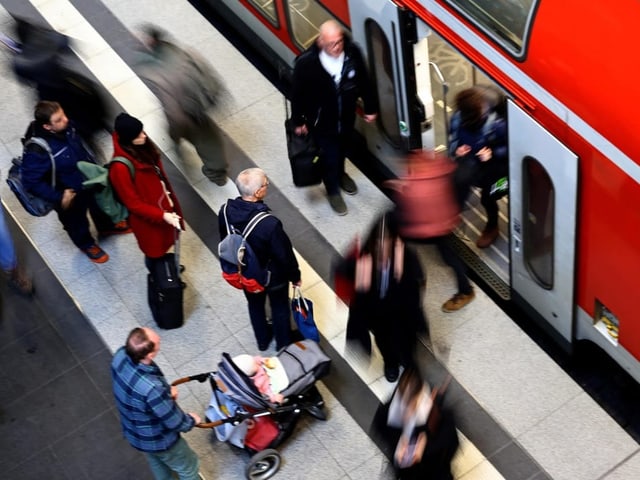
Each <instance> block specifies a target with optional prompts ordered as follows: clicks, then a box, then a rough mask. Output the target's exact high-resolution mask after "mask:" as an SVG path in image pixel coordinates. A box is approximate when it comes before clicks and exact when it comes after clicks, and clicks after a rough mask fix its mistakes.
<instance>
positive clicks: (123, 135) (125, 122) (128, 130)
mask: <svg viewBox="0 0 640 480" xmlns="http://www.w3.org/2000/svg"><path fill="white" fill-rule="evenodd" d="M142 127H143V125H142V122H141V121H140V120H138V119H137V118H135V117H132V116H131V115H129V114H127V113H121V114H120V115H118V116H117V117H116V123H115V126H114V128H115V130H116V133H117V134H118V139H119V140H120V143H121V144H123V145H131V142H132V141H133V140H134V139H135V138H136V137H137V136H138V135H140V132H142Z"/></svg>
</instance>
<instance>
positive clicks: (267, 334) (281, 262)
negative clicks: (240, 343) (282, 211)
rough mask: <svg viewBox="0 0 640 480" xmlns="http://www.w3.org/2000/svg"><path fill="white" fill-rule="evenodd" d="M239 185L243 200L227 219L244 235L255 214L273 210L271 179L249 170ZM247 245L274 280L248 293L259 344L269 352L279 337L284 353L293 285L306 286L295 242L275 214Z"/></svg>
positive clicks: (223, 230) (234, 203)
mask: <svg viewBox="0 0 640 480" xmlns="http://www.w3.org/2000/svg"><path fill="white" fill-rule="evenodd" d="M236 186H237V187H238V191H239V192H240V197H238V198H236V199H233V200H228V201H227V203H226V204H225V205H226V217H227V220H228V221H229V224H230V225H233V226H234V227H235V228H236V229H237V230H238V231H240V232H241V231H243V230H244V228H245V227H246V226H247V224H248V223H249V221H250V220H251V219H252V218H253V217H254V216H255V215H257V214H258V213H260V212H269V211H270V210H269V207H267V205H265V204H264V202H263V199H264V197H265V196H266V195H267V188H268V187H269V179H268V178H267V175H266V174H265V172H264V171H263V170H262V169H260V168H248V169H246V170H243V171H242V172H240V173H239V174H238V177H237V178H236ZM224 208H225V206H224V205H223V206H222V208H221V209H220V212H219V214H218V223H219V227H220V239H223V238H224V237H226V236H227V226H226V224H225V219H224V214H223V209H224ZM247 242H248V243H249V245H250V246H251V249H252V250H253V252H254V253H255V255H256V257H257V258H258V261H259V262H260V265H262V266H263V267H264V266H266V267H267V268H268V269H269V270H270V271H271V280H270V282H269V285H268V286H267V288H266V289H265V291H263V292H260V293H249V292H247V291H245V292H244V294H245V296H246V297H247V301H248V302H249V317H250V318H251V325H252V326H253V332H254V334H255V336H256V340H257V342H258V349H259V350H260V351H264V350H266V349H267V348H268V347H269V344H270V343H271V339H272V337H273V335H274V334H275V337H276V349H278V350H280V349H281V348H283V347H285V346H287V345H289V343H291V338H290V337H291V335H290V334H291V331H290V330H291V327H290V322H289V316H290V305H289V282H291V283H293V284H294V285H297V286H300V285H301V283H302V280H301V279H300V268H299V267H298V260H297V259H296V257H295V254H294V252H293V247H292V245H291V240H289V237H288V236H287V234H286V233H285V231H284V229H283V227H282V222H281V221H280V220H278V219H277V218H276V217H275V216H273V215H269V216H268V217H265V218H264V219H263V220H262V221H261V222H260V223H258V224H257V225H256V227H255V228H254V230H253V231H252V232H251V236H249V237H248V238H247ZM267 296H268V297H269V303H270V305H271V317H272V318H271V321H272V325H273V327H270V326H269V324H268V323H267V316H266V312H265V302H266V298H267ZM271 328H273V330H272V329H271Z"/></svg>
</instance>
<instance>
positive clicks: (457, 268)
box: [405, 235, 472, 295]
mask: <svg viewBox="0 0 640 480" xmlns="http://www.w3.org/2000/svg"><path fill="white" fill-rule="evenodd" d="M447 237H448V235H446V236H443V237H434V238H425V239H418V238H405V240H406V241H410V242H415V243H423V244H431V245H435V246H436V248H437V249H438V252H439V253H440V257H442V260H443V261H444V263H446V264H447V265H448V266H449V267H451V269H452V270H453V273H454V275H455V276H456V282H457V284H458V293H463V294H465V295H469V294H470V293H471V290H472V288H471V283H469V279H468V278H467V268H466V267H465V265H464V262H463V261H462V260H461V259H460V257H458V256H457V255H456V254H455V252H454V251H453V250H452V249H451V247H450V246H449V242H448V240H447Z"/></svg>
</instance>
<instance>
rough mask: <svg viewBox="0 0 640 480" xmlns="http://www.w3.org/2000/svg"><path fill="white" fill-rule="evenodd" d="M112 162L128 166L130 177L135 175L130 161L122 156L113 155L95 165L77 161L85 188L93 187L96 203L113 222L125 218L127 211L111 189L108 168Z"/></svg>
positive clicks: (127, 214)
mask: <svg viewBox="0 0 640 480" xmlns="http://www.w3.org/2000/svg"><path fill="white" fill-rule="evenodd" d="M113 162H120V163H124V164H125V165H126V166H127V167H129V172H130V173H131V178H133V177H134V176H135V169H134V168H133V164H132V163H131V161H130V160H129V159H127V158H124V157H114V158H113V159H112V160H111V162H109V163H108V164H107V165H105V166H102V165H97V164H95V163H92V162H86V161H80V162H78V170H80V172H81V173H82V175H83V176H84V178H85V179H86V180H85V181H84V182H82V186H83V187H84V188H85V189H93V190H94V196H95V199H96V203H97V204H98V206H99V207H100V209H101V210H102V211H103V212H104V213H106V214H107V215H108V216H109V218H111V221H112V222H113V223H114V224H115V223H118V222H121V221H122V220H125V219H126V218H127V217H128V216H129V211H128V210H127V207H125V206H124V205H123V204H122V202H121V201H120V200H119V199H118V196H117V194H116V192H115V190H114V189H113V185H111V182H110V181H109V168H110V166H111V164H112V163H113Z"/></svg>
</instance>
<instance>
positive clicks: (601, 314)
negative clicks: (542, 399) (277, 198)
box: [215, 0, 640, 381]
mask: <svg viewBox="0 0 640 480" xmlns="http://www.w3.org/2000/svg"><path fill="white" fill-rule="evenodd" d="M215 3H218V2H215ZM222 3H225V4H235V5H236V6H235V7H234V8H235V10H238V9H239V8H240V7H239V6H238V5H240V4H241V5H243V6H244V7H245V9H246V10H245V12H244V13H243V15H245V16H246V15H247V12H249V16H254V17H256V18H257V17H258V16H259V15H256V9H255V6H254V4H253V3H251V4H250V5H249V2H246V1H245V0H243V1H242V2H237V1H233V0H228V1H227V0H224V1H223V2H222ZM303 3H304V8H302V6H303ZM356 3H357V2H356ZM463 3H465V2H464V1H450V0H428V1H413V0H395V1H394V2H393V4H395V5H396V7H397V8H398V10H403V11H404V13H405V14H406V12H407V11H408V12H410V13H412V14H413V15H414V16H415V18H416V19H417V21H415V22H414V23H415V25H411V22H410V21H407V19H409V20H410V18H409V17H407V16H406V15H405V16H404V17H403V15H400V14H399V15H398V16H397V17H398V18H395V17H394V15H393V14H389V13H388V11H389V10H390V7H389V4H391V2H389V0H371V1H369V2H367V5H366V8H358V9H354V11H349V10H348V5H349V2H348V1H346V0H345V1H332V2H328V1H323V2H314V1H312V0H307V1H305V2H287V1H285V0H276V1H275V2H273V4H274V5H275V7H274V8H275V9H276V11H278V12H280V13H279V15H280V18H281V22H288V26H289V28H290V29H291V28H293V27H292V25H295V23H296V16H299V17H300V18H305V19H306V20H312V21H309V22H308V23H310V24H313V25H315V26H316V27H317V26H319V24H320V22H321V21H323V20H324V19H326V18H327V16H326V13H327V12H329V13H331V11H333V12H334V14H335V16H336V18H337V19H338V20H340V21H341V22H342V23H343V24H345V25H346V26H347V27H350V28H351V29H352V32H353V33H354V38H355V40H356V41H357V42H358V43H359V44H360V46H361V47H363V49H364V50H365V55H366V56H367V58H368V62H369V65H370V66H372V70H374V77H377V78H379V77H380V75H384V73H385V72H384V71H383V69H382V68H380V67H379V66H378V64H377V63H376V62H377V61H378V60H377V58H376V56H375V55H376V52H375V51H376V49H378V50H384V48H388V51H384V54H385V55H386V54H391V55H394V57H393V58H394V62H388V63H395V64H397V65H399V67H398V68H399V69H401V70H402V72H395V71H394V72H392V73H389V88H390V90H392V91H393V92H394V95H396V96H398V95H404V96H405V98H402V99H400V100H401V101H395V102H391V103H392V105H391V106H390V108H391V109H396V111H394V112H391V113H392V114H393V115H396V116H395V117H393V118H394V120H393V121H397V123H399V124H400V123H402V124H403V127H407V126H408V127H409V129H410V131H408V132H401V128H400V127H398V132H396V134H397V135H396V136H395V137H394V135H393V132H392V133H391V134H389V133H388V132H382V133H380V134H376V135H373V136H371V135H370V134H371V132H367V131H366V129H363V130H362V132H363V133H364V134H365V135H366V136H367V137H370V138H374V140H373V141H372V142H373V143H371V142H370V143H369V148H370V150H371V151H374V152H378V153H379V154H380V152H382V154H381V155H379V159H380V161H381V162H382V163H384V164H387V165H388V166H390V167H391V168H390V170H391V171H397V170H395V169H394V168H393V166H394V165H395V164H396V163H398V160H399V159H401V158H402V156H403V151H404V150H405V149H406V148H410V147H411V145H410V143H411V142H405V143H404V144H403V143H402V142H398V141H397V140H398V138H405V137H406V138H408V137H410V136H411V138H413V137H412V135H413V133H414V129H415V128H416V122H415V121H407V122H406V123H405V122H404V120H405V118H407V119H408V117H407V115H406V111H410V110H411V105H412V104H411V99H408V98H406V97H407V96H408V95H411V94H412V93H411V92H414V91H416V90H417V92H418V94H419V96H420V99H421V100H425V99H427V100H426V103H429V105H427V108H426V109H425V110H426V111H427V112H429V113H428V114H427V117H428V119H427V120H428V122H426V123H428V124H429V129H430V132H432V133H433V135H434V136H435V137H436V138H435V140H433V139H431V140H430V141H427V140H425V141H424V142H423V145H424V146H426V147H442V146H443V141H442V138H446V133H447V131H446V123H447V118H448V114H449V112H450V111H451V99H452V98H453V95H454V93H455V92H456V89H458V90H459V89H461V88H464V87H466V86H469V85H471V84H493V85H495V86H497V87H498V88H499V89H501V90H502V91H503V92H504V94H505V95H506V96H507V98H509V100H510V101H511V102H512V103H513V105H514V108H519V109H521V110H522V112H523V115H524V116H525V117H526V116H529V117H530V118H531V120H532V122H533V123H534V124H537V125H539V127H540V129H541V131H546V132H547V133H548V135H546V136H545V137H542V138H547V137H548V138H551V137H552V138H553V140H550V142H551V143H555V142H559V143H560V144H562V145H563V146H564V147H565V149H566V150H567V151H568V152H571V154H572V155H573V157H574V158H576V159H577V160H576V161H577V168H576V172H575V174H574V175H573V176H572V175H571V174H570V173H571V172H568V171H564V170H568V169H570V167H568V165H569V164H568V163H567V164H566V165H567V169H563V165H564V163H562V162H565V161H566V160H561V159H560V158H558V159H556V160H555V162H560V163H561V164H560V165H554V164H553V162H554V159H547V160H546V162H547V164H548V165H550V168H549V169H548V172H554V173H553V176H552V177H551V180H550V182H551V183H550V184H551V185H552V187H553V189H555V191H556V193H560V192H562V191H563V190H564V189H567V188H568V187H570V188H572V189H575V192H576V206H575V207H573V208H574V210H573V211H562V210H559V211H557V212H556V215H555V217H554V218H553V221H554V222H556V223H558V222H560V223H562V222H566V221H568V219H569V218H570V219H571V221H572V222H573V223H574V227H573V229H574V232H575V239H574V240H571V241H572V242H573V245H572V246H571V248H569V249H568V250H567V249H566V248H565V246H564V245H556V246H555V248H554V253H555V255H563V254H564V255H573V256H574V257H575V261H573V259H572V261H571V262H570V263H571V265H572V267H571V269H572V270H570V271H568V272H564V273H565V276H563V277H562V281H563V282H573V288H571V289H569V290H568V291H567V292H565V295H568V296H570V297H572V298H568V299H565V300H566V301H567V302H569V304H570V305H571V306H572V307H571V312H570V313H569V315H568V317H569V318H568V319H566V321H568V323H566V322H565V321H563V325H562V326H561V327H560V326H558V325H554V320H553V319H550V318H549V315H553V312H552V311H550V312H547V314H546V315H545V314H544V312H543V310H545V308H546V306H545V305H544V303H545V300H544V292H542V294H541V295H542V296H541V297H540V298H541V299H542V300H540V298H538V300H532V299H531V298H530V297H529V296H528V293H527V291H526V289H524V290H522V291H518V290H516V289H517V288H523V287H521V286H520V287H519V286H518V281H517V280H516V279H515V276H516V275H526V272H527V269H530V266H525V267H523V272H524V273H522V272H518V271H517V269H514V263H515V262H514V258H515V255H517V254H516V253H515V248H516V247H515V245H514V244H515V241H514V238H515V237H514V235H515V234H516V233H517V232H516V231H515V228H516V225H514V224H513V218H514V217H513V215H511V222H510V223H509V226H508V233H507V234H506V243H507V247H506V248H507V253H506V254H505V255H503V256H505V257H506V263H507V267H506V268H505V271H506V274H504V280H505V282H507V283H508V284H509V286H510V288H511V289H513V293H514V295H513V297H514V298H517V299H518V300H521V301H524V302H527V303H529V305H528V307H530V308H533V309H534V310H536V311H537V312H538V313H540V314H541V315H542V317H544V318H545V320H546V321H547V322H548V323H549V324H551V325H552V326H553V328H554V329H555V330H556V331H557V332H559V333H560V335H561V336H562V337H563V338H565V339H567V341H568V342H572V341H573V340H574V339H587V340H590V341H593V342H595V343H597V344H598V345H600V346H601V347H602V348H604V349H605V350H606V351H607V352H608V353H609V354H610V355H611V356H612V357H613V358H615V359H616V360H617V361H618V362H619V363H620V364H622V365H624V366H625V368H627V370H629V372H630V373H631V374H632V375H633V376H634V377H635V378H636V379H638V380H639V381H640V362H639V361H638V359H640V321H638V320H637V314H636V312H635V310H636V306H635V301H634V299H635V298H634V297H635V294H636V291H637V290H638V289H637V288H636V287H635V284H636V280H635V277H636V275H637V273H638V272H639V271H640V241H637V239H636V235H637V234H638V232H640V209H638V208H637V205H640V165H639V164H638V162H640V144H638V143H637V142H636V141H635V133H636V132H635V130H636V127H637V126H640V122H639V121H638V120H637V119H636V117H637V114H636V113H635V108H636V106H637V105H640V89H638V88H637V87H635V85H634V82H635V78H634V76H633V75H632V70H633V69H632V68H630V67H629V66H628V65H629V63H630V62H632V61H633V59H634V53H635V52H634V51H633V50H634V48H635V46H636V45H637V44H638V33H637V32H638V30H637V29H638V27H637V25H640V4H638V3H637V2H636V1H635V0H620V1H619V2H615V3H608V4H607V3H602V2H591V3H587V4H585V3H584V2H581V1H579V0H564V1H559V0H557V1H542V2H526V1H524V2H515V1H513V0H511V1H507V2H505V3H508V4H511V6H518V5H520V4H521V3H522V4H528V3H533V5H532V10H531V15H532V17H531V18H533V21H532V22H531V25H530V27H528V28H527V29H526V30H525V33H524V34H523V36H522V38H523V41H522V49H521V52H520V54H513V52H510V51H509V49H505V48H503V46H501V45H500V44H499V43H497V42H496V41H495V39H494V38H492V37H491V35H490V34H489V33H488V32H487V31H486V30H483V28H481V27H478V26H477V25H475V24H472V23H471V22H470V21H469V19H468V17H467V16H466V15H465V13H464V12H462V11H461V10H460V9H459V8H457V7H456V6H455V5H452V4H463ZM468 3H482V2H468ZM393 4H392V5H393ZM486 4H487V5H489V4H490V2H489V3H486ZM305 8H308V9H307V10H305ZM249 10H251V11H249ZM356 11H357V12H356ZM383 11H384V12H385V13H384V16H385V18H384V19H382V18H376V17H377V16H378V15H380V16H382V15H383V13H382V12H383ZM376 12H378V13H376ZM241 13H242V12H241ZM354 13H355V14H354ZM383 21H384V22H391V24H390V27H389V28H388V29H387V30H389V31H391V30H392V31H395V32H397V31H398V30H402V29H408V30H407V33H406V35H404V36H402V35H400V36H398V37H396V38H394V39H392V41H390V42H389V45H388V46H386V47H385V46H384V45H383V46H380V45H373V47H372V40H371V38H370V36H371V31H372V29H371V28H370V24H376V23H377V22H380V23H381V24H382V23H383ZM252 22H253V23H251V22H250V21H249V20H247V21H246V22H245V23H246V24H247V25H249V28H254V26H255V25H257V24H256V23H255V22H256V20H255V18H254V20H253V21H252ZM258 22H259V24H260V25H261V26H257V27H255V28H257V30H256V31H257V33H258V35H259V37H260V39H261V41H263V42H265V43H266V44H267V45H270V46H271V48H272V50H273V51H274V52H276V53H277V55H278V56H279V57H280V58H279V59H280V60H281V61H282V62H284V63H285V64H286V65H288V67H289V68H291V67H292V65H293V60H294V58H295V56H296V55H297V54H298V53H299V52H300V51H301V50H302V49H303V48H304V47H306V46H308V45H309V44H310V42H311V41H313V35H311V34H310V33H309V32H307V33H305V35H301V34H300V31H298V33H295V32H292V33H287V32H285V28H284V27H285V25H281V26H282V28H280V29H276V28H274V27H273V25H272V26H271V27H270V28H268V25H266V24H265V22H264V18H262V19H259V20H258ZM385 28H387V27H385V26H384V25H382V27H381V29H380V31H381V32H383V33H384V30H385ZM293 29H294V30H295V28H293ZM412 29H413V30H412ZM374 31H375V30H374ZM245 33H246V32H245ZM412 36H415V37H416V38H415V39H414V40H413V41H409V40H407V39H411V38H412ZM398 39H400V40H401V41H400V42H398ZM403 39H404V41H403ZM423 40H424V41H423ZM398 43H400V44H401V45H399V46H398ZM409 43H412V44H413V45H412V46H409V45H408V44H409ZM283 48H284V49H285V50H286V51H283ZM409 48H413V51H412V52H410V53H411V54H410V55H407V54H406V53H407V52H406V49H409ZM396 49H397V51H396ZM453 57H455V60H456V61H457V62H458V64H459V65H453V63H452V62H451V59H452V58H453ZM383 58H384V57H383ZM410 63H414V64H413V65H410ZM460 65H462V66H460ZM431 66H433V67H434V69H432V68H431ZM425 68H426V70H424V69H425ZM420 69H423V70H420ZM376 70H377V71H376ZM425 71H427V73H426V74H425V73H424V72H425ZM439 76H442V77H443V78H444V84H443V85H437V82H438V77H439ZM416 78H417V80H416ZM425 78H426V79H427V80H426V82H427V84H429V82H430V85H427V87H426V90H430V92H432V93H433V95H430V94H426V95H423V93H424V91H425V87H424V85H421V82H424V79H425ZM421 79H422V80H421ZM411 81H414V82H416V81H417V85H413V90H412V89H411V87H412V86H411V85H408V84H399V83H402V82H405V83H406V82H411ZM394 82H396V83H398V84H396V83H394ZM439 91H441V94H438V92H439ZM396 100H397V99H396ZM402 100H403V101H404V107H400V105H401V104H402ZM620 100H622V101H620ZM381 103H383V102H381ZM414 106H415V105H414ZM382 108H383V106H381V116H384V115H383V114H384V113H385V112H384V111H383V110H382ZM403 108H404V109H405V114H403V112H402V109H403ZM434 112H435V113H434ZM438 112H440V113H438ZM403 115H405V116H403ZM439 116H440V117H442V118H440V119H439ZM414 120H415V119H414ZM389 123H392V122H389ZM366 128H371V126H366ZM378 128H379V129H380V130H383V128H386V129H387V130H389V129H392V125H391V126H389V125H387V126H384V125H381V124H380V123H379V124H378ZM438 129H440V131H438ZM509 137H510V145H511V144H513V142H516V143H515V144H514V145H518V144H519V145H522V146H523V147H526V141H527V139H526V138H519V137H518V132H517V131H513V130H511V129H510V130H509ZM385 138H387V139H391V140H395V141H389V142H387V144H386V145H382V143H384V139H385ZM423 138H425V139H426V138H428V136H427V135H423ZM368 139H369V138H368ZM545 141H546V140H545ZM444 143H445V144H446V140H445V141H444ZM525 150H526V149H525ZM522 151H524V150H522ZM569 157H571V155H569ZM518 161H519V160H518V159H511V167H512V168H514V165H516V167H515V168H524V167H523V165H525V163H526V162H520V163H518ZM549 162H551V163H549ZM544 163H545V162H542V164H544ZM532 171H533V172H535V168H534V169H533V170H532ZM548 172H547V173H548ZM529 174H531V172H529V173H527V175H529ZM565 174H566V175H565ZM525 176H526V175H525ZM567 179H569V180H567ZM525 180H526V179H525ZM569 181H570V182H573V184H572V185H568V184H567V183H566V182H569ZM563 182H565V183H563ZM521 187H522V190H521V191H516V190H513V188H514V187H512V186H511V187H510V191H509V196H508V198H509V199H512V201H510V202H509V203H508V204H507V207H506V208H507V211H508V210H510V209H512V208H521V207H522V205H520V203H519V202H518V201H516V200H517V199H521V198H522V197H523V196H524V194H525V190H526V188H527V187H526V185H525V186H522V185H521ZM524 203H526V202H524ZM524 203H523V205H524ZM522 208H523V211H522V212H521V214H522V217H523V218H524V219H525V220H524V221H526V219H527V218H528V219H530V220H531V219H534V217H535V215H533V213H532V212H531V211H530V210H527V208H524V207H522ZM509 215H510V213H507V217H509ZM531 228H533V227H531ZM564 252H569V253H564ZM475 253H476V254H477V256H478V257H479V258H480V260H481V261H485V262H486V263H487V264H491V263H492V261H491V259H487V260H484V257H483V255H485V253H484V252H479V251H476V252H475ZM510 262H512V263H510ZM512 269H514V271H515V273H514V272H512ZM533 276H534V277H535V276H536V275H535V274H534V275H533ZM544 283H545V282H544V281H543V282H541V285H542V287H541V289H542V290H544V288H547V289H549V290H552V289H553V287H550V288H548V287H549V286H548V285H547V286H546V287H545V285H544ZM534 296H535V295H534ZM536 302H537V303H536ZM550 310H553V308H551V309H550Z"/></svg>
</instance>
